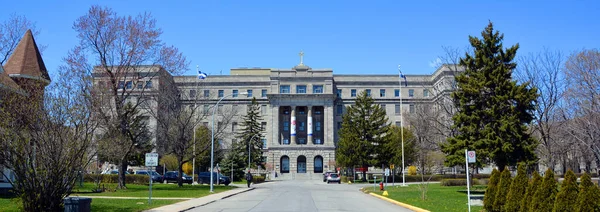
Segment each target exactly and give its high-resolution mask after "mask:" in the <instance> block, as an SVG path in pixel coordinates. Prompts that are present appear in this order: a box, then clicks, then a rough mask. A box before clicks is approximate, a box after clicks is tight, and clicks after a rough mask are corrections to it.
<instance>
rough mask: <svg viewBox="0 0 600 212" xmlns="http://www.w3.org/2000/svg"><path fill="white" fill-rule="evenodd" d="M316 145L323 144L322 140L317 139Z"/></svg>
mask: <svg viewBox="0 0 600 212" xmlns="http://www.w3.org/2000/svg"><path fill="white" fill-rule="evenodd" d="M315 144H323V141H321V138H315Z"/></svg>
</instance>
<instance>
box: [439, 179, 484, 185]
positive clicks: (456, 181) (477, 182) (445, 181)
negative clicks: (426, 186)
mask: <svg viewBox="0 0 600 212" xmlns="http://www.w3.org/2000/svg"><path fill="white" fill-rule="evenodd" d="M471 183H472V184H471V186H473V185H487V179H472V180H471ZM440 185H441V186H467V179H466V178H465V179H442V181H440Z"/></svg>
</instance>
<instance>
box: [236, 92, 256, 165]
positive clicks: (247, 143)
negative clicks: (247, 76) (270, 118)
mask: <svg viewBox="0 0 600 212" xmlns="http://www.w3.org/2000/svg"><path fill="white" fill-rule="evenodd" d="M243 120H244V121H243V122H242V123H241V124H240V125H241V128H242V129H241V131H240V132H239V133H238V135H237V138H238V139H239V142H237V143H236V145H233V144H232V146H233V148H235V149H236V152H237V154H233V155H231V156H236V155H245V157H246V158H248V149H250V160H251V161H250V164H248V160H247V159H246V165H247V166H248V167H250V168H252V167H257V166H261V167H262V168H264V165H263V163H262V156H263V153H262V148H263V142H262V139H261V138H262V136H263V129H262V128H261V126H260V121H261V120H262V117H261V116H260V106H258V102H257V101H256V97H253V98H252V103H251V104H250V105H248V110H247V113H246V115H245V116H244V117H243ZM240 153H241V154H240ZM244 153H245V154H244Z"/></svg>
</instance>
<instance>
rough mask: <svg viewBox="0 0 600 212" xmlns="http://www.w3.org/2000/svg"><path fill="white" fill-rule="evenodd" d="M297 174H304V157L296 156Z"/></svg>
mask: <svg viewBox="0 0 600 212" xmlns="http://www.w3.org/2000/svg"><path fill="white" fill-rule="evenodd" d="M296 164H298V170H297V171H298V173H306V157H304V155H300V156H298V161H297V163H296Z"/></svg>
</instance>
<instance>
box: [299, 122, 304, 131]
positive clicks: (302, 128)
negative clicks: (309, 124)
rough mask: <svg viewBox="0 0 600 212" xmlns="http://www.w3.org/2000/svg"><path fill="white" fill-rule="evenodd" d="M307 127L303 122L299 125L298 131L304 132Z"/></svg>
mask: <svg viewBox="0 0 600 212" xmlns="http://www.w3.org/2000/svg"><path fill="white" fill-rule="evenodd" d="M305 127H306V122H303V121H301V122H300V124H299V125H298V131H304V128H305Z"/></svg>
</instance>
